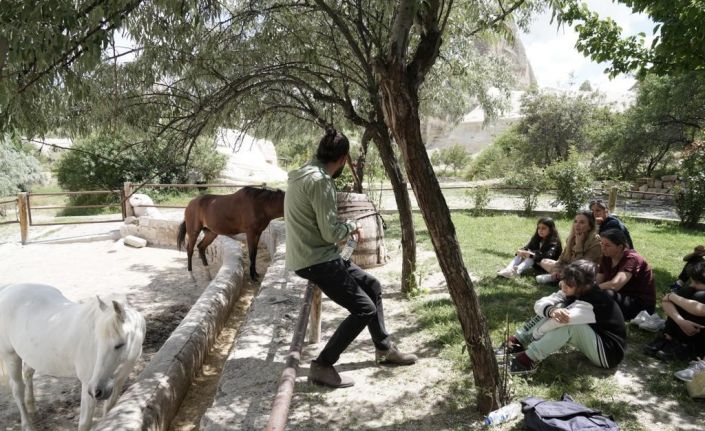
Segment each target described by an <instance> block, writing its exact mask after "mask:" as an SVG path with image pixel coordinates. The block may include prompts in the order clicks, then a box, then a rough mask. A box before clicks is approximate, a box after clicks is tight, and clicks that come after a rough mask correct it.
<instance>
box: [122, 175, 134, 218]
mask: <svg viewBox="0 0 705 431" xmlns="http://www.w3.org/2000/svg"><path fill="white" fill-rule="evenodd" d="M130 196H132V183H131V182H130V181H125V183H124V184H123V199H122V212H123V214H125V217H134V216H135V212H134V211H133V210H132V205H130V202H129V199H130Z"/></svg>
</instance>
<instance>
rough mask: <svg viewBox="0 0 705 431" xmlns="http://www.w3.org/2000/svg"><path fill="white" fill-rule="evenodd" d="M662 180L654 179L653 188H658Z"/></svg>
mask: <svg viewBox="0 0 705 431" xmlns="http://www.w3.org/2000/svg"><path fill="white" fill-rule="evenodd" d="M662 184H663V182H662V181H661V180H654V188H656V189H660V188H661V185H662Z"/></svg>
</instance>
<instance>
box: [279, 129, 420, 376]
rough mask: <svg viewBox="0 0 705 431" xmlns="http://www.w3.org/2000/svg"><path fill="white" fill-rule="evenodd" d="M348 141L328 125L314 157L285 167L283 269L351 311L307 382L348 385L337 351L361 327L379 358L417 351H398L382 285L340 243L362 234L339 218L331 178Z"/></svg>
mask: <svg viewBox="0 0 705 431" xmlns="http://www.w3.org/2000/svg"><path fill="white" fill-rule="evenodd" d="M349 150H350V144H349V142H348V139H347V138H346V137H345V135H343V134H342V133H340V132H337V131H336V130H335V129H332V128H329V129H327V130H326V132H325V136H323V138H322V139H321V141H320V142H319V144H318V149H317V151H316V157H315V158H314V159H313V160H311V161H310V162H308V163H307V164H305V165H304V166H302V167H301V168H299V169H296V170H294V171H291V172H289V180H288V187H287V191H286V196H285V198H284V221H285V223H286V268H287V269H289V270H292V271H294V272H295V273H296V275H298V276H300V277H302V278H305V279H307V280H309V281H311V282H313V283H315V284H316V285H317V286H318V287H319V288H320V289H321V291H322V292H323V293H325V294H326V296H328V297H329V298H330V299H331V300H333V301H334V302H335V303H336V304H338V305H340V306H341V307H344V308H345V309H346V310H348V311H349V312H350V315H349V316H348V317H346V318H345V320H343V322H342V323H341V324H340V326H338V328H337V329H336V330H335V333H334V334H333V336H332V337H331V338H330V340H328V342H327V343H326V345H325V347H323V350H321V352H320V353H319V355H318V357H317V358H316V359H314V360H313V361H312V362H311V367H310V370H309V381H311V382H313V383H317V384H322V385H325V386H330V387H334V388H342V387H348V386H352V385H353V384H354V382H353V380H352V379H351V378H350V377H347V376H341V375H339V374H338V372H337V371H336V369H335V367H334V366H333V365H334V364H335V363H336V362H337V361H338V359H339V358H340V355H341V353H343V351H345V349H346V348H347V347H348V346H349V345H350V343H351V342H352V341H353V340H354V339H355V338H357V336H358V335H359V334H360V332H362V330H363V329H365V327H367V329H368V330H369V331H370V335H371V336H372V342H373V343H374V346H375V356H376V360H377V362H378V363H386V364H393V365H411V364H413V363H415V362H416V360H417V358H416V356H415V355H412V354H407V353H402V352H400V351H399V350H398V349H397V348H396V347H395V346H394V344H393V343H392V342H391V340H390V336H389V334H388V333H387V331H386V329H385V327H384V312H383V307H382V286H381V285H380V283H379V281H378V280H377V279H376V278H374V277H373V276H372V275H370V274H368V273H367V272H365V271H363V270H362V269H360V267H358V266H357V265H355V264H354V263H352V262H350V261H349V260H343V259H342V258H341V257H340V253H339V251H338V246H337V244H338V242H340V241H342V240H343V239H345V238H346V237H348V236H350V235H352V236H354V237H356V238H357V239H358V240H359V239H360V238H361V237H362V236H363V235H364V233H363V232H362V227H361V226H360V225H358V224H357V223H356V222H355V221H351V220H346V221H338V215H337V206H336V190H335V184H334V182H333V179H334V178H338V177H339V176H340V174H342V172H343V169H344V168H345V163H346V161H347V156H348V151H349Z"/></svg>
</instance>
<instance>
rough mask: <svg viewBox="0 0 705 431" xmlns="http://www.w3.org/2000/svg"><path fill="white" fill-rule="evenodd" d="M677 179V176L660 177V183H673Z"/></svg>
mask: <svg viewBox="0 0 705 431" xmlns="http://www.w3.org/2000/svg"><path fill="white" fill-rule="evenodd" d="M677 179H678V176H677V175H664V176H662V177H661V181H669V182H675V181H676V180H677Z"/></svg>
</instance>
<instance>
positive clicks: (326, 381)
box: [308, 360, 355, 388]
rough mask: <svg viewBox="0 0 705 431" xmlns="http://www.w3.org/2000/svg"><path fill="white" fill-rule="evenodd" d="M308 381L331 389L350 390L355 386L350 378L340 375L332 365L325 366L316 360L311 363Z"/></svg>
mask: <svg viewBox="0 0 705 431" xmlns="http://www.w3.org/2000/svg"><path fill="white" fill-rule="evenodd" d="M308 381H309V382H311V383H316V384H318V385H323V386H328V387H331V388H348V387H350V386H352V385H354V384H355V382H354V381H353V379H351V378H350V377H346V376H341V375H340V374H338V372H337V371H336V370H335V367H333V366H332V365H324V364H321V363H318V362H316V361H315V360H314V361H311V367H310V368H309V370H308Z"/></svg>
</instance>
